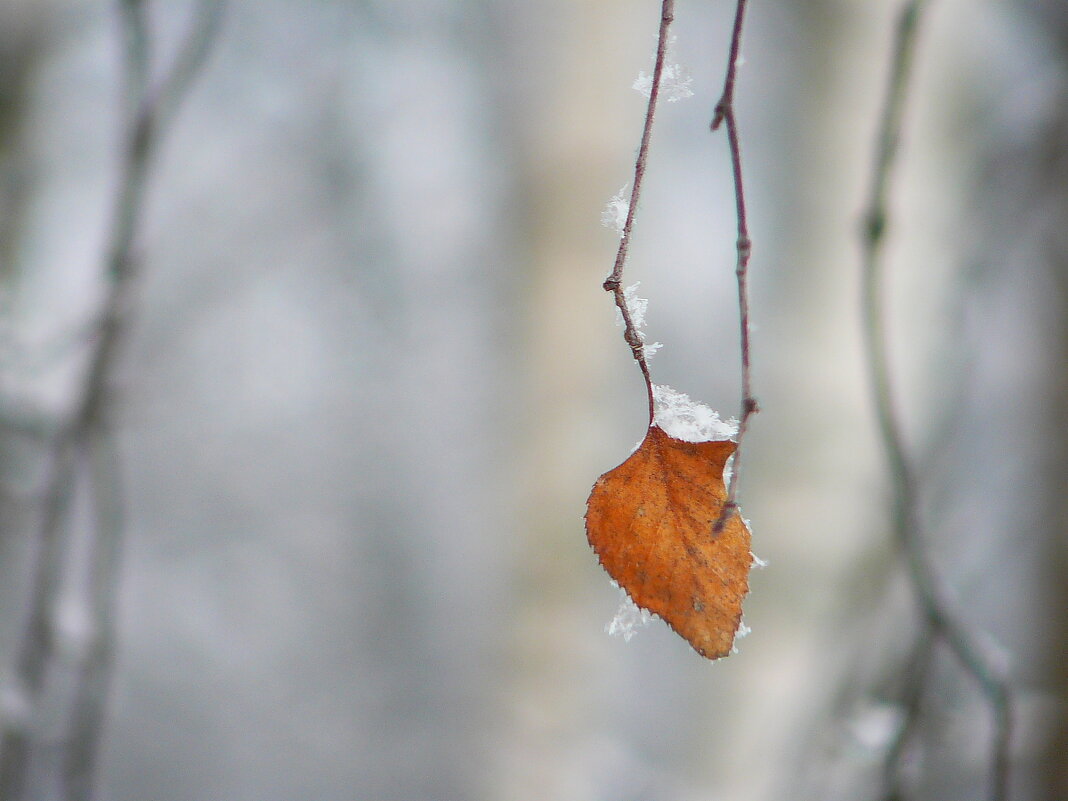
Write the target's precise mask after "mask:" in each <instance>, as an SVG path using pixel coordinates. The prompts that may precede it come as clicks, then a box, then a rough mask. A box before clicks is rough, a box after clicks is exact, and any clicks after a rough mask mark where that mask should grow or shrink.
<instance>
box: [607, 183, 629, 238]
mask: <svg viewBox="0 0 1068 801" xmlns="http://www.w3.org/2000/svg"><path fill="white" fill-rule="evenodd" d="M629 212H630V184H627V185H625V186H624V187H623V188H622V189H620V190H619V191H618V192H616V193H615V194H614V195H612V199H611V200H609V201H608V203H607V204H606V205H605V207H604V211H602V212H601V225H603V226H604V227H605V228H612V229H613V230H615V232H616V233H617V234H619V236H620V238H622V237H623V229H624V227H626V225H627V214H628V213H629Z"/></svg>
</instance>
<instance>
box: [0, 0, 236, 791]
mask: <svg viewBox="0 0 1068 801" xmlns="http://www.w3.org/2000/svg"><path fill="white" fill-rule="evenodd" d="M119 8H120V9H121V19H122V28H123V34H124V36H123V41H124V44H125V47H124V49H123V67H124V70H123V77H124V85H125V97H126V104H125V114H124V115H123V118H124V128H125V133H124V135H123V143H122V146H121V154H122V155H121V158H120V178H119V183H118V190H117V194H116V198H115V204H114V207H113V211H112V215H111V234H110V238H109V239H108V242H107V245H106V255H105V261H104V270H103V272H104V275H105V276H106V277H107V288H106V290H105V294H104V299H103V303H102V307H101V311H100V312H99V316H98V320H97V323H96V325H95V328H94V330H93V331H92V332H91V335H90V338H89V356H88V364H87V365H86V367H85V372H84V378H83V379H82V386H81V388H80V390H79V391H78V400H77V401H76V403H75V405H74V408H73V410H72V412H71V414H70V418H69V420H68V421H67V422H66V423H65V424H64V425H63V426H62V427H61V428H60V429H59V431H58V432H57V433H56V434H55V435H54V436H53V437H52V440H51V442H50V444H49V450H50V452H51V453H50V455H49V457H47V458H48V461H49V462H50V472H49V474H48V475H47V478H46V479H45V490H44V493H43V498H42V501H41V504H42V510H41V521H42V522H41V527H40V533H39V537H38V544H37V552H36V556H35V560H36V564H35V568H34V571H33V575H34V578H33V580H32V582H31V585H30V599H29V604H28V606H29V613H28V616H27V622H26V627H25V629H24V631H23V633H22V636H21V638H20V642H19V644H18V646H17V648H16V651H17V654H16V668H15V675H14V682H15V684H14V686H13V687H12V688H9V689H8V690H7V694H8V695H9V696H11V697H15V698H17V699H18V700H17V701H16V702H15V703H14V705H15V706H16V707H17V708H18V710H19V713H18V714H17V715H11V714H5V715H3V718H2V734H0V798H3V799H5V801H7V800H8V799H10V800H11V801H17V799H22V798H36V797H40V796H41V795H42V793H44V792H45V790H43V789H42V788H47V787H48V786H49V784H50V783H51V782H52V781H53V780H54V779H53V777H52V776H49V775H43V776H37V777H35V776H34V774H33V768H34V767H35V766H40V765H41V764H43V760H42V756H41V754H42V753H43V752H44V751H47V750H51V749H52V747H53V746H52V744H51V741H50V739H47V738H45V739H42V738H43V737H44V736H45V727H44V726H43V723H42V721H43V717H42V716H43V709H44V707H45V699H44V693H45V692H46V690H47V687H48V681H49V677H50V673H54V672H55V671H56V670H57V665H56V664H55V660H56V658H57V655H58V653H59V648H58V639H59V635H58V628H59V624H58V623H57V616H58V615H59V614H60V609H61V604H62V601H63V596H64V593H65V592H67V591H68V582H70V581H72V580H73V581H75V586H78V585H79V584H82V583H83V582H84V589H83V592H84V600H83V603H85V605H86V610H85V614H84V618H85V626H86V630H85V631H84V632H83V634H82V640H83V641H82V642H81V643H80V644H79V645H80V647H79V648H78V649H77V654H76V656H75V658H74V660H73V662H74V664H73V665H70V666H68V669H70V670H71V671H72V673H73V690H72V699H73V700H72V703H71V707H70V712H69V721H70V722H69V728H68V730H67V732H66V733H65V734H63V735H61V741H62V743H63V749H62V750H63V751H64V757H63V758H62V759H61V760H60V762H61V764H62V766H63V767H62V779H61V781H62V787H63V791H62V797H63V798H65V799H72V800H77V801H86V800H87V799H90V798H91V797H92V787H93V778H94V767H95V762H96V754H97V752H98V750H99V748H100V738H101V727H102V723H103V718H104V709H105V704H106V701H107V689H108V685H109V678H110V669H111V666H112V663H113V659H114V644H115V628H116V620H115V598H116V595H117V592H118V581H119V564H120V556H121V543H122V537H121V535H122V515H121V509H122V496H121V489H120V486H119V471H118V470H117V469H116V467H115V458H116V457H115V452H114V448H115V445H114V443H113V442H112V432H111V425H110V419H109V418H110V414H111V411H110V410H111V406H112V404H113V402H114V399H113V397H112V396H111V391H112V385H113V381H114V372H115V367H114V365H115V362H116V359H117V358H118V354H119V353H120V352H121V350H122V347H123V337H124V332H125V329H126V326H127V325H128V323H129V317H130V315H131V313H132V312H133V308H134V305H135V300H134V295H135V292H136V284H137V280H138V278H139V277H140V268H141V265H140V259H139V258H138V257H137V255H136V253H135V242H136V237H137V233H138V229H139V225H140V221H141V218H142V216H143V213H144V192H145V186H146V181H147V177H148V174H149V169H150V166H151V161H152V158H153V157H154V156H155V155H156V152H157V150H158V142H159V138H160V133H161V132H162V131H163V130H164V129H165V127H166V124H167V123H168V122H169V118H170V116H171V115H173V113H174V111H175V110H176V109H177V107H178V103H179V102H180V100H181V99H182V97H183V96H184V95H185V93H186V91H187V90H188V88H189V87H190V86H191V84H192V80H193V78H194V77H195V75H196V73H197V72H198V71H199V70H200V68H201V66H202V65H203V62H204V59H205V58H206V56H207V54H208V52H209V49H210V44H211V40H212V38H213V35H214V33H215V31H216V29H217V25H218V19H219V15H220V11H221V2H220V0H204V2H202V3H200V9H199V11H198V16H197V19H196V20H195V22H194V24H193V25H192V26H191V29H190V33H189V34H188V36H187V38H186V41H185V43H184V46H183V47H182V48H181V50H180V53H179V56H178V58H177V60H176V62H175V65H174V66H173V67H172V68H171V69H170V70H169V71H168V73H167V75H166V78H165V79H164V81H163V82H162V84H161V88H160V90H159V91H158V92H156V91H151V90H150V89H149V84H150V73H151V58H150V43H151V33H150V31H149V26H148V22H147V18H146V14H147V9H146V4H145V3H144V2H141V0H123V2H121V3H120V4H119ZM83 478H84V479H85V480H86V481H87V482H88V491H89V495H90V496H91V500H90V503H91V504H92V507H93V510H94V513H93V517H92V520H91V522H90V524H89V533H88V545H87V553H86V554H85V555H84V556H83V557H82V558H83V559H84V562H85V564H84V565H83V567H85V568H86V577H85V579H84V580H81V581H79V580H77V579H75V578H74V576H75V575H76V574H75V573H74V570H76V568H77V567H78V563H77V561H76V560H75V552H74V547H73V545H74V543H75V542H76V536H75V531H76V523H75V520H74V519H72V517H71V509H70V501H71V498H72V496H73V495H74V493H75V492H76V487H77V485H78V483H79V481H80V480H82V479H83Z"/></svg>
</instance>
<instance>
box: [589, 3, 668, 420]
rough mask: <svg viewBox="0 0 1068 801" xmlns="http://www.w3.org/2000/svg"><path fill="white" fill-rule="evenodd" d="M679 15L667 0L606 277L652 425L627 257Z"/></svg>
mask: <svg viewBox="0 0 1068 801" xmlns="http://www.w3.org/2000/svg"><path fill="white" fill-rule="evenodd" d="M674 19H675V0H663V3H662V5H661V8H660V35H659V37H658V38H657V43H656V64H655V66H654V67H653V83H652V86H651V87H650V88H649V104H648V106H647V107H646V110H645V125H644V127H643V128H642V141H641V144H640V145H639V146H638V158H637V159H636V160H635V162H634V183H633V186H632V187H631V190H630V205H629V206H628V208H627V219H626V222H624V224H623V232H622V234H621V235H620V238H619V250H618V251H616V262H615V266H614V267H613V268H612V273H611V274H610V275H609V276H608V278H606V279H605V282H604V285H603V286H604V289H605V291H606V292H611V293H612V296H613V297H614V299H615V302H616V306H617V307H618V308H619V313H620V314H621V315H622V316H623V339H624V340H626V342H627V344H628V345H630V350H631V353H633V354H634V360H635V361H636V362H637V363H638V367H639V368H640V369H641V371H642V377H643V378H644V379H645V390H646V393H647V395H648V398H649V425H652V424H653V418H654V416H655V413H656V407H655V404H654V401H653V380H652V378H651V377H650V375H649V364H648V362H647V361H646V359H645V345H644V343H643V342H642V337H641V333H640V332H639V331H638V328H637V326H635V325H634V321H633V320H632V319H631V316H630V310H629V309H628V308H627V300H626V297H625V295H624V292H623V266H624V264H625V263H626V261H627V249H628V248H629V247H630V234H631V230H632V229H633V227H634V214H635V212H636V211H637V208H638V198H639V197H640V195H641V189H642V179H643V178H644V177H645V165H646V162H647V160H648V158H649V140H650V137H651V136H652V132H653V117H654V116H655V115H656V103H657V100H658V99H659V96H660V77H661V75H663V72H664V59H665V57H666V56H667V48H668V29H669V28H670V27H671V23H672V21H674Z"/></svg>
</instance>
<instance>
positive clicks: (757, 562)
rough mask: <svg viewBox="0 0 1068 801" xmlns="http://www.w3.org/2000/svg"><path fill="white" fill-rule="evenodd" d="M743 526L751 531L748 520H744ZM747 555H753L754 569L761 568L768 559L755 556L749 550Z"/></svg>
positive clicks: (766, 564)
mask: <svg viewBox="0 0 1068 801" xmlns="http://www.w3.org/2000/svg"><path fill="white" fill-rule="evenodd" d="M745 527H746V528H748V529H749V530H750V531H752V527H751V526H750V525H749V521H748V520H746V521H745ZM749 555H750V556H751V557H753V568H754V569H756V570H763V569H764V568H765V567H767V566H768V560H767V559H761V558H760V557H759V556H757V555H756V554H755V553H753V552H752V551H750V552H749Z"/></svg>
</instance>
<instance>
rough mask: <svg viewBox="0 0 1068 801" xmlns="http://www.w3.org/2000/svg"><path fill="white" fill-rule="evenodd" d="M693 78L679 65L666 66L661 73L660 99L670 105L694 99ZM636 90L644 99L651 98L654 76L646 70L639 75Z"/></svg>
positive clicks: (635, 82) (635, 83)
mask: <svg viewBox="0 0 1068 801" xmlns="http://www.w3.org/2000/svg"><path fill="white" fill-rule="evenodd" d="M692 84H693V78H691V77H690V76H689V75H687V74H686V73H685V72H683V69H682V66H681V65H679V64H665V65H664V70H663V72H661V73H660V97H662V98H663V99H664V100H666V101H667V102H669V103H675V102H677V101H679V100H682V99H683V98H687V97H693V89H691V88H690V86H691V85H692ZM634 90H635V91H636V92H639V93H640V94H641V95H642V96H643V97H649V95H650V94H651V93H652V91H653V76H652V75H649V74H647V73H646V72H645V71H644V70H643V71H642V72H639V73H638V78H637V80H635V81H634Z"/></svg>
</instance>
